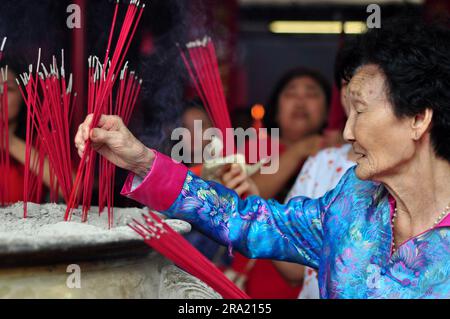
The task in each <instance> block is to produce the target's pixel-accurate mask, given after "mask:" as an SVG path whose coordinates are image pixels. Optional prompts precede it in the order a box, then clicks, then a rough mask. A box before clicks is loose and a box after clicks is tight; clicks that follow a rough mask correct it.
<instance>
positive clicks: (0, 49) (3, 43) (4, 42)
mask: <svg viewBox="0 0 450 319" xmlns="http://www.w3.org/2000/svg"><path fill="white" fill-rule="evenodd" d="M7 39H8V38H7V37H4V38H3V42H2V46H1V47H0V51H1V52H3V50H4V49H5V44H6V40H7Z"/></svg>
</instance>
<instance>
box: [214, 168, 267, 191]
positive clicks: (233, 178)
mask: <svg viewBox="0 0 450 319" xmlns="http://www.w3.org/2000/svg"><path fill="white" fill-rule="evenodd" d="M217 175H218V177H219V178H220V179H221V180H222V184H223V185H224V186H225V187H227V188H230V189H233V190H234V191H235V192H236V193H237V194H238V195H239V197H242V195H259V191H258V187H257V186H256V184H255V183H254V182H253V180H252V179H251V178H250V177H249V176H247V174H246V172H245V171H244V170H243V169H242V167H241V166H240V165H239V164H230V165H226V166H224V167H223V168H222V169H220V170H219V171H218V172H217Z"/></svg>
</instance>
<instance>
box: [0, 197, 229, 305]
mask: <svg viewBox="0 0 450 319" xmlns="http://www.w3.org/2000/svg"><path fill="white" fill-rule="evenodd" d="M64 212H65V206H64V205H57V204H45V205H37V204H30V203H29V204H28V217H27V218H26V219H24V218H23V204H22V203H17V204H14V205H12V206H10V207H7V208H0V298H77V299H78V298H114V299H117V298H151V299H155V298H165V299H166V298H167V299H173V298H174V299H211V298H213V299H218V298H222V297H221V296H220V295H219V294H218V293H217V292H215V291H214V290H213V289H211V288H210V287H209V286H207V285H206V284H205V283H203V282H202V281H200V280H198V279H197V278H195V277H193V276H191V275H190V274H188V273H186V272H184V271H183V270H181V269H180V268H178V267H177V266H175V265H174V264H173V263H172V262H170V261H169V260H167V259H166V258H164V256H162V255H160V254H159V253H157V252H156V251H154V250H152V249H151V248H150V247H149V246H147V245H146V244H145V243H144V241H143V240H142V238H141V237H140V236H139V235H137V234H136V233H134V231H133V230H132V229H131V228H129V227H128V226H126V224H127V223H128V222H129V221H130V219H131V218H140V217H141V215H142V214H143V213H145V212H146V209H138V208H132V209H131V208H122V209H121V208H116V209H115V210H114V215H115V218H114V225H115V227H114V228H113V229H111V230H109V229H107V225H108V223H107V216H106V215H107V213H106V212H105V213H103V214H102V215H99V213H98V209H97V208H92V209H91V212H90V215H89V221H88V222H87V223H81V222H80V217H79V216H80V213H79V211H75V213H74V216H73V218H72V221H71V222H64V221H63V217H64ZM166 222H167V223H168V224H169V225H170V226H171V227H172V228H173V229H175V230H176V231H177V232H179V233H180V234H185V233H188V232H189V231H190V229H191V226H190V225H189V224H188V223H187V222H184V221H181V220H168V219H166Z"/></svg>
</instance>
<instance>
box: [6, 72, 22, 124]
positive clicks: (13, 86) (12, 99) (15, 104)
mask: <svg viewBox="0 0 450 319" xmlns="http://www.w3.org/2000/svg"><path fill="white" fill-rule="evenodd" d="M15 79H16V74H15V73H14V72H12V71H8V120H9V122H10V123H15V122H17V118H18V116H19V113H20V108H21V106H22V101H23V99H22V95H21V94H20V91H19V88H18V86H17V82H16V80H15Z"/></svg>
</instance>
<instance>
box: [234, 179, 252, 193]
mask: <svg viewBox="0 0 450 319" xmlns="http://www.w3.org/2000/svg"><path fill="white" fill-rule="evenodd" d="M249 190H250V184H249V183H248V182H247V181H244V182H243V183H242V184H241V185H239V186H238V187H236V188H235V189H234V191H235V192H236V193H237V194H238V195H239V197H241V196H242V195H244V194H246V193H248V192H249Z"/></svg>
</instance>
